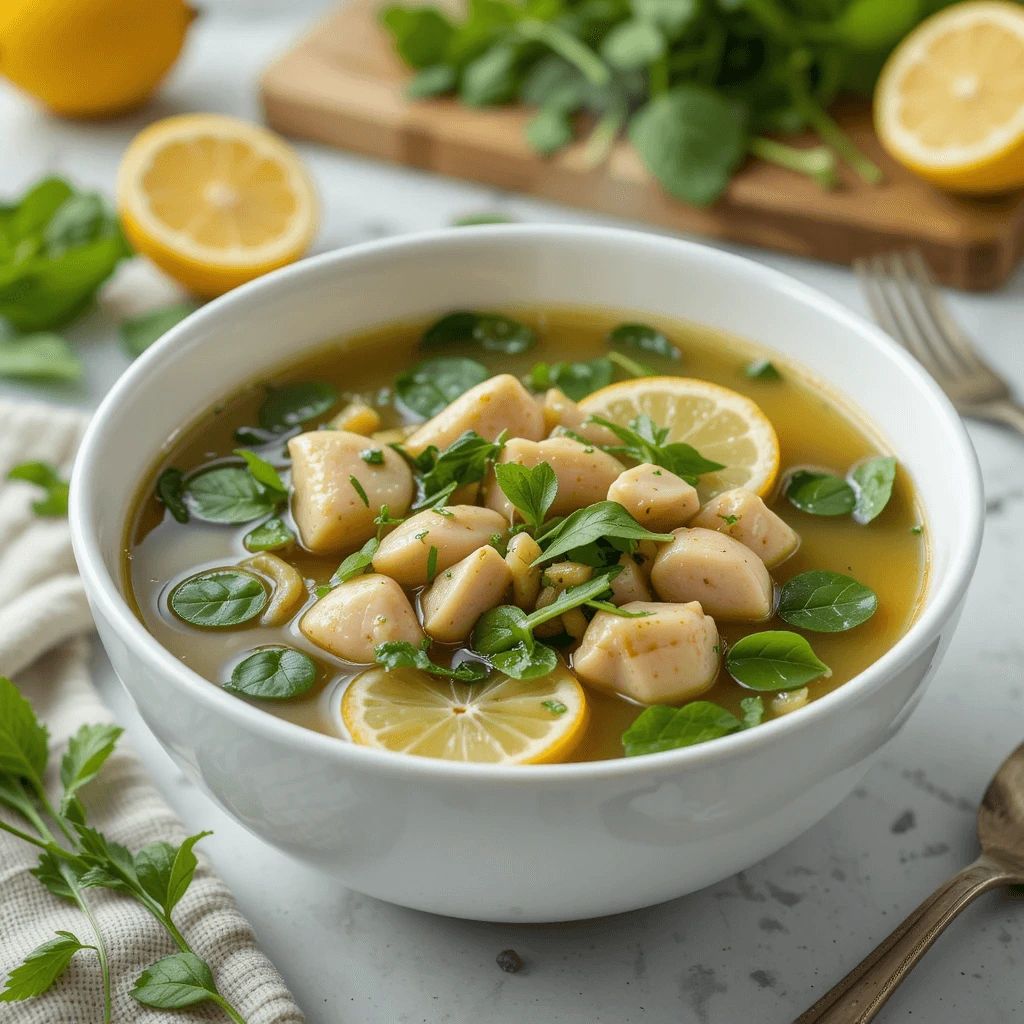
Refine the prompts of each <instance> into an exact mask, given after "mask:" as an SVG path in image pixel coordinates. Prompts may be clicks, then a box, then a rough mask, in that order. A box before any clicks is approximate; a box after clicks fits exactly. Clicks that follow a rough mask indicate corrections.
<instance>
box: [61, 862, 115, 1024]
mask: <svg viewBox="0 0 1024 1024" xmlns="http://www.w3.org/2000/svg"><path fill="white" fill-rule="evenodd" d="M60 873H61V875H63V877H64V881H65V882H67V884H68V888H69V889H70V890H71V892H72V893H73V894H74V897H75V902H76V903H77V904H78V907H79V909H80V910H81V911H82V913H83V914H85V917H86V920H87V921H88V922H89V927H90V928H91V929H92V933H93V935H95V936H96V945H95V947H93V948H95V950H96V956H97V957H99V961H100V973H101V974H102V975H103V1024H110V1013H111V1008H110V963H109V962H108V960H107V945H106V943H105V942H104V941H103V935H102V933H101V932H100V926H99V924H98V923H97V922H96V918H95V917H93V916H92V910H90V909H89V904H88V902H87V901H86V899H85V897H84V896H83V895H82V891H81V889H80V888H79V885H78V879H77V878H76V877H75V875H74V873H73V872H72V871H70V870H69V869H68V868H67V867H62V868H61V872H60Z"/></svg>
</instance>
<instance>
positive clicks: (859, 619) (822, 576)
mask: <svg viewBox="0 0 1024 1024" xmlns="http://www.w3.org/2000/svg"><path fill="white" fill-rule="evenodd" d="M877 608H878V598H877V597H876V596H875V592H874V591H873V590H872V589H871V588H870V587H865V586H864V584H863V583H858V582H857V581H856V580H855V579H853V577H852V576H843V575H842V574H840V573H838V572H826V571H825V570H821V569H816V570H812V571H811V572H802V573H800V575H799V576H794V577H793V578H792V579H791V580H790V581H789V582H788V583H787V584H786V585H785V586H784V587H783V588H782V594H781V595H780V597H779V609H778V614H779V617H780V618H782V619H784V620H785V621H786V622H788V623H789V624H790V625H791V626H798V627H799V628H800V629H809V630H813V631H814V632H816V633H842V632H844V631H845V630H847V629H853V628H854V626H859V625H860V624H861V623H863V622H867V621H868V619H870V618H871V616H872V615H874V614H875V611H876V609H877Z"/></svg>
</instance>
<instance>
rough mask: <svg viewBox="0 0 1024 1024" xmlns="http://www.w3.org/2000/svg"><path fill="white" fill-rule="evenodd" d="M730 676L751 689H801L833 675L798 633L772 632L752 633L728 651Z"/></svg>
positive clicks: (780, 630) (726, 662)
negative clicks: (820, 677) (812, 681)
mask: <svg viewBox="0 0 1024 1024" xmlns="http://www.w3.org/2000/svg"><path fill="white" fill-rule="evenodd" d="M725 666H726V668H727V669H728V670H729V675H731V676H732V677H733V679H735V680H736V681H737V682H738V683H742V684H743V685H744V686H746V687H749V688H750V689H751V690H769V691H776V692H778V691H785V690H798V689H800V687H801V686H806V685H807V684H808V683H809V682H810V681H811V680H812V679H817V678H818V677H819V676H822V675H829V674H831V670H830V669H829V667H828V666H827V665H825V664H824V663H823V662H821V661H819V660H818V658H817V656H816V655H815V653H814V651H813V650H811V645H810V644H809V643H808V642H807V641H806V640H805V639H804V638H803V637H802V636H800V634H799V633H790V632H789V631H787V630H782V629H770V630H766V631H765V632H763V633H751V634H750V635H749V636H745V637H743V638H742V639H740V640H737V641H736V643H734V644H733V645H732V647H730V648H729V653H728V655H726V659H725Z"/></svg>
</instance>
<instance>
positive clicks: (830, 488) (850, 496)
mask: <svg viewBox="0 0 1024 1024" xmlns="http://www.w3.org/2000/svg"><path fill="white" fill-rule="evenodd" d="M786 497H787V498H788V499H789V501H790V503H791V504H792V505H795V506H796V507H797V508H798V509H800V511H801V512H807V513H809V514H810V515H812V516H845V515H848V514H849V513H850V512H852V511H853V508H854V505H856V504H857V495H856V494H855V493H854V490H853V488H852V487H851V486H850V485H849V484H848V483H847V482H846V481H845V480H843V479H842V478H841V477H838V476H833V475H832V474H831V473H818V472H812V471H810V470H806V469H800V470H797V472H795V473H794V474H793V476H792V477H791V478H790V480H789V484H788V485H787V486H786Z"/></svg>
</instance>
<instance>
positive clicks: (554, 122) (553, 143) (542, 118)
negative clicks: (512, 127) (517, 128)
mask: <svg viewBox="0 0 1024 1024" xmlns="http://www.w3.org/2000/svg"><path fill="white" fill-rule="evenodd" d="M525 132H526V141H527V142H529V143H530V145H531V146H533V148H534V149H535V150H537V152H538V153H541V154H543V155H544V156H550V155H551V154H552V153H557V152H558V150H560V149H562V148H563V147H565V146H568V145H569V143H570V142H572V137H573V130H572V118H571V117H570V116H569V114H568V113H567V112H566V111H565V110H563V109H562V108H561V107H560V106H547V107H543V108H541V110H540V111H539V112H538V113H536V114H534V116H533V117H531V118H530V120H529V121H527V122H526V129H525Z"/></svg>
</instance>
